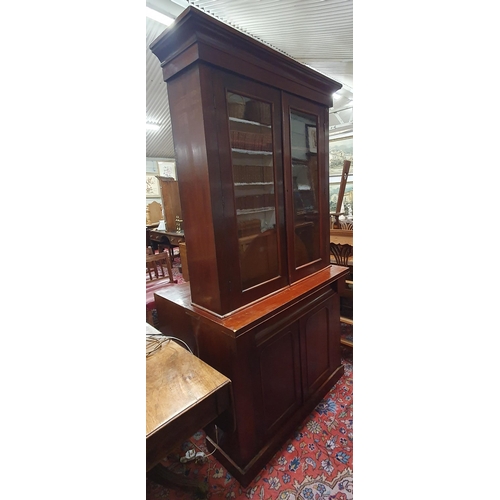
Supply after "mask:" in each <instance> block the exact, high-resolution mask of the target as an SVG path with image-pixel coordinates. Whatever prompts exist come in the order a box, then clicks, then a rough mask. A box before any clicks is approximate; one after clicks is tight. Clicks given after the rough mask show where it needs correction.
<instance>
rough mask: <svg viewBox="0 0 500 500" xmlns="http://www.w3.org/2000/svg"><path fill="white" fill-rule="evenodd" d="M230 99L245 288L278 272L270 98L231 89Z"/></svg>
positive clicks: (242, 273) (228, 97)
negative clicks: (259, 99)
mask: <svg viewBox="0 0 500 500" xmlns="http://www.w3.org/2000/svg"><path fill="white" fill-rule="evenodd" d="M227 102H228V112H229V133H230V140H231V151H232V162H233V182H234V196H235V203H236V219H237V223H238V241H239V259H240V269H241V280H242V288H243V289H244V290H245V289H248V288H250V287H252V286H255V285H258V284H260V283H263V282H265V281H267V280H269V279H272V278H275V277H277V276H278V275H279V273H278V269H279V267H278V235H277V231H276V200H275V189H274V155H273V131H272V126H271V104H269V103H267V102H263V101H258V100H255V99H250V98H248V97H243V96H241V95H238V94H234V93H232V92H228V93H227Z"/></svg>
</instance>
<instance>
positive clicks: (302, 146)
mask: <svg viewBox="0 0 500 500" xmlns="http://www.w3.org/2000/svg"><path fill="white" fill-rule="evenodd" d="M290 131H291V146H292V180H293V205H294V210H293V213H294V226H295V246H294V248H295V267H296V268H298V267H300V266H303V265H305V264H308V263H309V262H313V261H315V260H317V259H319V258H320V227H319V222H320V220H319V211H318V199H319V193H318V189H319V187H318V154H317V153H318V148H317V141H316V138H317V125H316V116H314V115H309V114H306V113H302V112H299V111H292V112H291V114H290Z"/></svg>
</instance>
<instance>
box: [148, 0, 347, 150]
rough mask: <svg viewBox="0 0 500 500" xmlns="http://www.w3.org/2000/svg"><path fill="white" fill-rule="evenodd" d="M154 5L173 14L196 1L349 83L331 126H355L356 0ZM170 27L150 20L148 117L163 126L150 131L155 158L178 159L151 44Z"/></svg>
mask: <svg viewBox="0 0 500 500" xmlns="http://www.w3.org/2000/svg"><path fill="white" fill-rule="evenodd" d="M147 3H153V2H147ZM154 3H155V5H160V7H161V9H162V10H163V11H164V12H165V13H170V14H171V15H173V16H176V15H178V13H179V12H180V11H182V7H186V6H188V5H194V6H195V7H198V8H200V9H202V10H204V11H205V12H207V13H208V14H211V15H214V16H215V17H217V18H219V19H220V20H221V21H223V22H225V23H226V24H230V25H231V26H233V27H234V28H236V29H239V30H241V31H243V32H244V33H246V34H248V35H250V36H253V37H254V38H257V39H259V40H260V41H261V42H263V43H266V44H267V45H270V46H271V47H273V48H275V49H276V50H279V51H281V52H284V53H285V54H287V55H288V56H290V57H292V58H294V59H296V60H297V61H300V62H302V63H304V64H307V65H309V66H311V67H313V68H314V69H316V70H317V71H320V72H322V73H324V74H325V75H327V76H329V77H330V78H333V79H334V80H337V81H339V82H340V83H342V84H343V85H344V87H343V88H342V89H341V90H340V91H339V94H340V95H341V96H342V97H341V98H340V99H338V100H335V101H334V108H333V109H332V110H331V113H330V126H331V128H332V127H333V126H335V127H337V128H338V130H349V129H352V105H351V104H350V103H351V101H352V99H353V93H352V92H353V64H352V60H353V8H352V0H186V1H185V0H174V3H172V2H171V1H170V0H155V1H154ZM164 29H165V26H163V25H162V24H160V23H158V22H157V21H154V20H152V19H149V18H146V118H147V121H148V122H152V123H157V124H159V125H160V130H158V131H154V132H153V131H151V132H147V133H146V156H147V157H149V158H173V157H174V145H173V140H172V131H171V123H170V114H169V109H168V100H167V88H166V83H165V82H163V79H162V74H161V68H160V63H159V62H158V59H157V58H156V56H154V55H153V54H152V52H151V51H150V49H149V44H150V43H151V42H152V41H153V40H155V39H156V38H157V37H158V36H159V35H160V33H161V32H162V31H163V30H164ZM344 108H346V109H344ZM342 109H344V111H340V112H338V113H334V111H335V110H342Z"/></svg>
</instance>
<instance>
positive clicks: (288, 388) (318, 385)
mask: <svg viewBox="0 0 500 500" xmlns="http://www.w3.org/2000/svg"><path fill="white" fill-rule="evenodd" d="M151 50H152V51H153V53H154V54H155V55H156V56H157V57H158V59H159V61H160V63H161V66H162V70H163V76H164V80H165V81H166V82H167V83H168V86H167V92H168V95H169V104H170V116H171V121H172V130H173V134H174V137H175V141H176V164H177V174H178V186H179V194H180V200H181V205H182V219H183V220H184V236H185V241H186V247H187V250H188V252H187V258H188V261H189V274H190V282H189V283H188V284H184V285H180V287H181V288H183V289H185V290H184V291H185V299H186V300H184V301H181V302H180V303H179V302H177V301H176V299H177V298H178V294H175V293H174V292H172V291H171V289H166V290H162V291H159V292H157V293H156V294H155V302H156V306H157V311H158V318H159V322H160V328H161V327H162V326H163V325H165V324H166V323H168V321H169V315H170V317H171V312H172V310H173V309H176V311H177V312H176V318H177V320H178V326H179V331H178V334H177V336H179V337H180V336H185V337H186V338H194V339H195V343H196V346H197V348H198V352H199V355H200V358H202V359H203V360H205V361H206V362H207V363H208V364H210V365H211V366H213V367H214V368H216V369H217V370H218V371H220V372H221V373H223V374H224V375H226V376H227V377H228V378H230V379H231V381H232V384H233V393H234V409H235V418H236V427H235V429H234V430H232V431H228V432H225V433H224V434H223V436H222V438H221V440H220V441H219V442H218V443H217V444H216V448H217V451H216V453H217V456H218V459H219V460H220V461H221V462H222V463H223V464H224V465H225V466H226V467H227V468H228V470H229V471H230V472H231V473H232V474H233V475H234V476H235V477H236V478H237V479H238V481H239V482H240V483H241V484H242V485H243V486H246V485H247V484H248V483H249V482H250V481H251V480H252V478H253V477H254V476H255V475H256V474H257V473H258V471H259V470H260V468H261V467H262V466H263V465H264V464H265V463H267V461H268V460H269V458H270V457H271V456H272V455H273V453H274V452H275V451H276V450H277V449H278V448H279V446H280V445H281V444H282V443H283V441H285V440H286V439H287V437H288V436H289V434H290V433H291V432H292V431H293V429H294V428H295V427H296V425H298V424H299V423H300V421H301V420H302V419H303V418H304V417H305V416H306V415H307V414H308V413H309V412H310V411H312V410H313V409H314V407H315V405H316V404H317V403H318V402H319V401H320V400H321V398H322V397H323V396H324V394H325V393H326V392H327V391H328V389H329V388H330V387H331V386H332V385H333V384H334V383H335V382H336V381H337V380H338V379H339V378H340V377H341V375H342V373H343V367H342V364H341V362H340V341H339V338H340V321H339V317H340V313H339V296H338V293H337V286H338V285H337V282H338V280H339V279H341V278H342V277H343V276H344V275H345V274H346V273H347V270H346V269H345V268H342V267H339V266H335V265H331V264H330V257H329V212H328V211H329V207H328V188H329V186H328V141H327V139H328V108H329V107H330V106H331V105H332V94H333V92H335V91H336V90H338V89H339V88H340V87H341V85H340V84H338V83H337V82H334V81H333V80H330V79H329V78H327V77H325V76H324V75H322V74H320V73H317V72H315V71H314V70H311V69H310V68H308V67H306V66H304V65H302V64H300V63H297V62H296V61H293V60H291V59H289V58H288V57H286V56H284V55H282V54H281V53H278V52H276V51H274V50H272V49H271V48H269V47H268V46H265V45H263V44H261V43H259V42H257V41H256V40H255V39H252V38H249V37H248V36H246V35H244V34H242V33H241V32H238V31H236V30H234V29H232V28H230V27H228V26H226V25H224V24H222V23H220V22H219V21H217V20H216V19H214V18H213V17H211V16H208V15H206V14H204V13H203V12H201V11H200V10H198V9H195V8H193V7H188V8H187V9H186V10H185V11H184V12H183V13H182V14H181V15H180V16H179V17H178V18H177V20H176V21H175V23H174V24H173V25H171V26H170V27H169V29H168V30H166V31H165V32H164V33H163V34H162V35H161V36H160V37H159V38H158V39H157V40H155V41H154V42H153V43H152V44H151ZM153 233H154V232H152V234H153ZM176 288H177V287H176ZM206 431H207V434H208V436H209V439H212V442H214V443H215V437H214V431H213V429H212V428H211V427H208V428H207V429H206Z"/></svg>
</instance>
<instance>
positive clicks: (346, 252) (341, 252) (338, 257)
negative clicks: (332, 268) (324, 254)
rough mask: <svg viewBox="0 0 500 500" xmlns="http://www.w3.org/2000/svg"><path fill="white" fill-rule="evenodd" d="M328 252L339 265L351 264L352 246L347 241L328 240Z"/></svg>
mask: <svg viewBox="0 0 500 500" xmlns="http://www.w3.org/2000/svg"><path fill="white" fill-rule="evenodd" d="M330 254H331V255H332V256H333V259H334V261H335V262H333V263H334V264H337V265H339V266H352V257H353V246H352V245H349V244H348V243H344V244H341V243H332V242H330Z"/></svg>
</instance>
